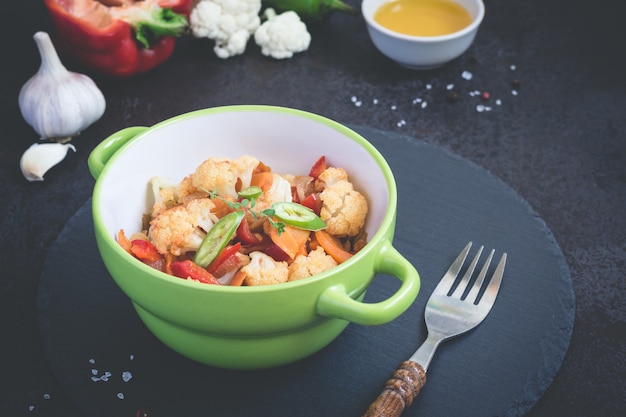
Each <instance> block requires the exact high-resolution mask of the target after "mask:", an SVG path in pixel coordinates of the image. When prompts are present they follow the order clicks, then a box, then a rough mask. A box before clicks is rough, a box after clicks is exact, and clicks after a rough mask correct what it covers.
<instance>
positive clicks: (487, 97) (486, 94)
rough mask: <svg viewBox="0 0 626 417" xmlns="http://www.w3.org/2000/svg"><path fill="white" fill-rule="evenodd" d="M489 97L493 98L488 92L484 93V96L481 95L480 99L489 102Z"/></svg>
mask: <svg viewBox="0 0 626 417" xmlns="http://www.w3.org/2000/svg"><path fill="white" fill-rule="evenodd" d="M489 97H491V96H490V95H489V92H488V91H483V92H482V94H481V95H480V98H481V99H482V100H483V101H487V100H489Z"/></svg>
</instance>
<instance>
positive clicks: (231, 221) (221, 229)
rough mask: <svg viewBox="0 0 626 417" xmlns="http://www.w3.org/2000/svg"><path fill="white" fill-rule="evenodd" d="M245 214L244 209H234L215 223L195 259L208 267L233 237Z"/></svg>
mask: <svg viewBox="0 0 626 417" xmlns="http://www.w3.org/2000/svg"><path fill="white" fill-rule="evenodd" d="M243 216H244V212H243V210H238V211H233V212H232V213H228V214H227V215H226V216H224V217H222V218H221V219H220V220H219V221H218V222H217V223H215V224H214V225H213V227H211V229H210V230H209V232H208V233H207V235H206V236H205V237H204V239H203V240H202V243H200V247H199V248H198V251H197V252H196V256H194V258H193V261H194V262H195V263H196V264H198V265H200V266H201V267H203V268H206V267H207V266H208V265H209V264H210V263H211V261H213V259H215V257H216V256H217V255H218V254H219V253H220V251H221V250H222V249H224V247H225V246H226V245H227V244H228V242H230V240H231V239H232V238H233V235H234V234H235V232H236V231H237V227H238V226H239V223H241V220H242V219H243Z"/></svg>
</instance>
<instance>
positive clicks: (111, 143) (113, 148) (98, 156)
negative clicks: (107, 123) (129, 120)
mask: <svg viewBox="0 0 626 417" xmlns="http://www.w3.org/2000/svg"><path fill="white" fill-rule="evenodd" d="M146 129H148V128H147V127H144V126H133V127H127V128H126V129H122V130H120V131H118V132H115V133H113V134H112V135H111V136H109V137H108V138H106V139H104V140H103V141H102V142H100V143H99V144H98V146H96V147H95V148H94V150H93V151H91V154H89V159H88V160H87V164H88V165H89V172H91V176H92V177H94V179H98V177H99V176H100V173H101V172H102V170H103V169H104V167H105V165H106V163H107V162H108V161H109V159H110V158H111V157H112V156H113V155H114V154H115V152H117V150H118V149H119V148H121V147H122V145H124V144H125V143H127V142H128V141H129V140H131V139H132V138H134V137H135V136H137V135H138V134H140V133H141V132H143V131H144V130H146Z"/></svg>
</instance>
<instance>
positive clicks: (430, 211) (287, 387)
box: [38, 126, 575, 417]
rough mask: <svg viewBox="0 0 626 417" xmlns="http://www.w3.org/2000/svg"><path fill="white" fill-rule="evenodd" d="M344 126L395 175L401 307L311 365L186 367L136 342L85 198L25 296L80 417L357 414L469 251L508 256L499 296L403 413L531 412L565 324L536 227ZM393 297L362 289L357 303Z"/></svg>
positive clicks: (432, 164) (563, 341) (456, 171)
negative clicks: (409, 276) (34, 305)
mask: <svg viewBox="0 0 626 417" xmlns="http://www.w3.org/2000/svg"><path fill="white" fill-rule="evenodd" d="M354 129H355V130H357V131H358V132H360V133H361V134H363V135H364V136H365V137H366V138H367V139H368V140H370V141H371V142H372V143H373V144H374V145H375V146H376V147H377V148H378V149H379V150H380V151H381V153H382V154H383V155H384V156H385V158H386V159H387V161H388V162H389V164H390V166H391V168H392V170H393V171H394V174H395V176H396V181H397V183H398V191H399V210H398V225H397V231H396V237H395V240H394V244H395V246H396V248H397V249H398V250H400V251H401V252H402V253H403V254H404V255H405V256H406V257H407V258H408V259H409V260H410V261H411V262H413V264H414V265H415V266H416V268H417V269H418V271H419V272H420V275H421V278H422V289H421V292H420V294H419V296H418V299H417V300H416V302H415V303H414V304H413V305H412V306H411V308H410V309H409V310H407V312H405V313H404V314H403V315H402V316H400V317H399V318H398V319H396V320H394V321H393V322H391V323H388V324H385V325H382V326H376V327H364V326H360V325H354V324H351V325H349V326H348V328H347V329H346V331H345V332H344V333H342V334H341V335H340V336H339V338H337V339H336V340H335V341H334V342H333V343H331V344H330V345H329V346H328V347H326V348H325V349H323V350H322V351H321V352H319V353H317V354H315V355H313V356H312V357H310V358H307V359H304V360H302V361H300V362H298V363H295V364H291V365H287V366H284V367H281V368H276V369H271V370H263V371H230V370H222V369H217V368H212V367H208V366H204V365H200V364H197V363H195V362H192V361H190V360H188V359H186V358H183V357H181V356H180V355H178V354H176V353H174V352H173V351H171V350H169V349H168V348H167V347H165V346H164V345H163V344H161V342H159V341H158V340H157V339H156V338H155V337H154V336H152V334H151V333H149V332H148V330H147V329H146V328H145V327H144V326H143V324H142V323H141V321H140V320H139V318H138V317H137V316H136V314H135V312H134V310H133V308H132V307H131V304H130V302H129V301H128V299H127V298H126V297H125V296H124V295H123V294H122V292H121V291H120V290H119V289H118V288H117V287H116V285H115V284H114V282H113V280H112V279H111V278H110V277H109V275H108V273H107V272H106V270H105V269H104V266H103V264H102V262H101V261H100V258H99V255H98V251H97V249H96V245H95V241H94V237H93V231H92V221H91V204H90V201H88V202H86V203H85V205H84V206H83V207H82V208H81V209H80V210H79V211H78V212H77V213H76V214H75V215H74V217H73V218H72V219H71V220H70V221H69V222H68V223H67V225H66V226H65V228H64V230H63V231H62V232H61V234H60V235H59V237H58V239H57V240H56V242H55V243H54V244H53V245H52V247H51V249H50V251H49V254H48V257H47V259H46V262H45V265H44V271H43V274H42V279H41V285H40V289H39V296H38V308H39V320H40V330H41V335H42V339H43V343H44V347H45V350H46V354H47V357H48V359H49V362H50V365H51V367H52V369H53V371H54V373H55V374H56V376H57V377H58V379H59V381H60V383H61V384H62V386H63V387H64V389H65V390H66V391H67V394H68V396H69V397H70V398H71V399H72V400H73V401H74V402H75V403H76V404H77V406H78V407H79V409H81V410H82V411H83V412H84V414H85V415H86V416H89V417H96V416H107V417H109V416H111V417H123V416H130V417H132V416H135V415H136V413H137V411H138V410H142V411H144V412H146V413H147V415H149V416H150V417H176V416H191V415H210V416H213V415H215V416H220V417H228V416H233V417H241V416H250V417H252V416H254V417H264V416H275V417H278V416H280V417H283V416H298V417H306V416H311V417H319V416H325V417H334V416H337V417H338V416H341V417H348V416H355V417H356V416H360V415H361V413H362V412H363V411H364V410H365V409H366V408H367V406H368V405H369V403H370V402H371V401H373V400H374V399H375V398H376V396H377V395H378V393H379V391H380V389H381V387H382V386H383V384H384V383H385V381H386V379H387V378H388V376H389V375H390V374H391V373H392V372H393V370H394V369H395V367H396V366H397V365H398V364H399V363H400V362H401V361H403V360H405V359H407V358H408V357H409V356H410V355H411V354H412V353H413V351H414V350H415V349H416V348H417V346H418V345H419V344H420V343H421V341H423V340H424V338H425V337H426V330H425V326H424V324H423V311H424V306H425V303H426V300H427V299H428V296H429V295H430V293H431V292H432V290H433V289H434V287H435V285H436V283H437V282H438V281H439V279H440V277H441V276H442V274H443V273H444V272H445V270H446V269H447V266H448V265H449V264H450V263H451V261H452V260H453V259H454V258H455V256H456V254H457V253H458V252H459V251H460V250H461V249H462V248H463V246H464V245H465V244H466V243H467V242H468V241H470V240H472V241H474V242H475V243H476V244H485V245H486V246H487V247H489V248H490V247H494V248H496V250H497V255H499V254H500V253H501V252H503V251H506V252H508V255H509V259H508V263H507V268H506V271H505V276H504V282H503V287H502V289H501V291H500V295H499V297H498V300H497V302H496V304H495V306H494V308H493V310H492V312H491V314H490V315H489V316H488V317H487V319H486V320H485V322H483V324H481V325H480V326H479V327H478V328H476V329H475V330H473V331H472V332H470V333H468V334H466V335H464V336H461V337H459V338H457V339H453V340H451V341H449V342H447V343H445V344H443V345H442V346H441V347H440V349H439V350H438V352H437V354H436V356H435V359H434V361H433V363H432V364H431V367H430V369H429V374H428V378H429V380H428V384H427V385H426V387H425V388H424V389H423V390H422V393H421V394H420V396H419V397H418V399H416V401H415V402H414V404H413V405H412V406H411V408H410V409H409V410H407V411H406V412H405V413H404V416H409V417H410V416H414V417H417V416H429V417H436V416H446V417H451V416H463V417H486V416H522V415H524V414H525V413H526V412H527V411H528V410H529V409H530V408H531V407H532V406H533V405H534V404H535V402H536V401H537V400H538V399H539V398H540V397H541V396H542V395H543V393H544V392H545V390H546V389H547V388H548V386H549V385H550V383H551V382H552V380H553V378H554V376H555V374H556V372H557V371H558V369H559V367H560V365H561V362H562V360H563V357H564V355H565V352H566V350H567V347H568V344H569V341H570V337H571V334H572V330H573V321H574V311H575V302H574V294H573V290H572V283H571V278H570V275H569V270H568V268H567V265H566V263H565V261H564V259H563V255H562V253H561V250H560V248H559V247H558V244H557V243H556V242H555V240H554V237H553V236H552V234H551V232H550V230H549V229H548V228H547V227H546V225H545V224H544V223H543V221H542V220H541V219H540V218H539V217H538V215H537V214H536V213H535V212H534V211H533V210H532V208H531V207H530V206H529V205H528V204H527V203H526V202H525V201H524V200H523V199H522V198H521V197H520V196H519V195H517V194H516V193H515V192H514V191H513V190H511V189H510V188H509V187H508V186H507V185H506V184H504V183H503V182H502V181H501V180H499V179H498V178H496V177H495V176H493V175H491V174H490V173H488V172H487V171H485V170H484V169H482V168H481V167H479V166H477V165H475V164H473V163H471V162H469V161H467V160H465V159H462V158H459V157H457V156H455V155H452V154H450V153H448V152H446V151H444V150H442V149H439V148H437V147H434V146H432V145H429V144H427V143H425V142H422V141H419V140H416V139H414V138H409V137H404V136H400V135H396V134H392V133H388V132H382V131H378V130H374V129H371V128H366V127H359V126H356V127H354ZM395 286H396V282H395V280H392V279H387V278H386V277H379V278H377V279H376V281H375V282H374V284H373V286H372V287H371V288H370V290H369V291H368V294H367V297H366V301H370V302H371V301H376V300H379V299H381V298H384V297H385V296H386V295H387V294H389V293H391V292H393V291H394V290H395ZM124 372H130V375H131V376H132V379H130V380H129V381H128V382H124V380H123V378H122V376H123V373H124ZM109 373H110V376H108V374H109ZM127 375H128V374H127ZM103 377H105V378H103Z"/></svg>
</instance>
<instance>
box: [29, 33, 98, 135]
mask: <svg viewBox="0 0 626 417" xmlns="http://www.w3.org/2000/svg"><path fill="white" fill-rule="evenodd" d="M33 39H35V43H36V44H37V48H38V49H39V54H40V55H41V66H40V67H39V71H37V73H36V74H35V75H33V76H32V77H31V78H30V79H29V80H28V81H27V82H26V84H24V86H23V87H22V89H21V90H20V95H19V106H20V110H21V112H22V116H23V117H24V119H25V120H26V121H27V122H28V124H30V125H31V126H32V127H33V129H35V131H36V132H37V133H39V135H41V138H42V139H52V140H56V141H58V142H65V141H68V140H70V139H71V138H72V137H73V136H76V135H77V134H79V133H80V132H82V131H83V130H84V129H86V128H87V127H88V126H89V125H91V124H92V123H94V122H95V121H97V120H98V119H100V117H102V115H103V114H104V109H105V107H106V102H105V100H104V95H103V94H102V92H101V91H100V89H99V88H98V87H97V86H96V83H95V82H94V81H93V80H92V79H91V78H89V77H88V76H87V75H84V74H78V73H76V72H71V71H68V70H67V69H66V68H65V67H64V66H63V64H62V63H61V60H60V59H59V56H58V55H57V52H56V50H55V49H54V45H53V44H52V41H51V40H50V36H49V35H48V34H47V33H46V32H37V33H35V35H34V36H33Z"/></svg>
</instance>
